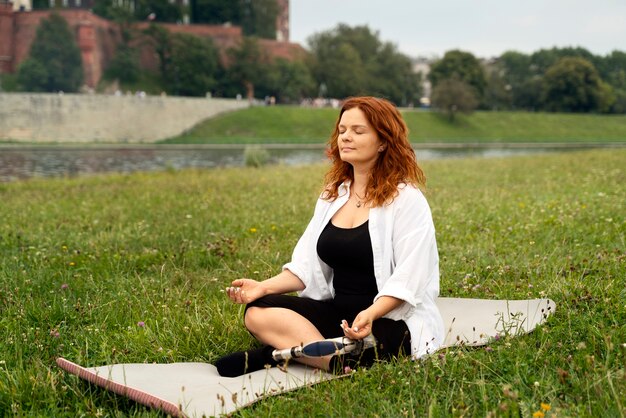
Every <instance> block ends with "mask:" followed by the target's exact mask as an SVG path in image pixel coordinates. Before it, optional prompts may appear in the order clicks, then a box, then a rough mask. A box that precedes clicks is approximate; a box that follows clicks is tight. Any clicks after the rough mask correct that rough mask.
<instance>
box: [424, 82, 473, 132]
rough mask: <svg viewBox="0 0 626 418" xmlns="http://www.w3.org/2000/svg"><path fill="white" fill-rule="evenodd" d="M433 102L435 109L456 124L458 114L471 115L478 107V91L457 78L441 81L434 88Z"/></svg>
mask: <svg viewBox="0 0 626 418" xmlns="http://www.w3.org/2000/svg"><path fill="white" fill-rule="evenodd" d="M431 102H432V104H433V106H434V107H435V109H437V110H438V111H440V112H442V113H445V114H446V115H447V116H448V119H449V120H450V122H454V119H455V115H456V113H457V112H462V113H471V112H472V111H473V110H474V109H476V107H477V106H478V99H477V98H476V90H475V89H474V87H473V86H470V85H469V84H468V83H466V82H465V81H463V80H460V79H459V78H458V77H457V76H453V77H452V78H448V79H445V80H439V82H438V83H437V85H436V86H435V87H434V88H433V92H432V95H431Z"/></svg>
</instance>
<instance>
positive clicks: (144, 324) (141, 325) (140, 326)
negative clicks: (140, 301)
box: [137, 321, 146, 328]
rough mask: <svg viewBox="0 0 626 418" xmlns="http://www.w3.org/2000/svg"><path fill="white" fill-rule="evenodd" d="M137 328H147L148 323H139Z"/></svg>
mask: <svg viewBox="0 0 626 418" xmlns="http://www.w3.org/2000/svg"><path fill="white" fill-rule="evenodd" d="M137 326H138V327H139V328H143V327H145V326H146V323H145V322H143V321H139V322H137Z"/></svg>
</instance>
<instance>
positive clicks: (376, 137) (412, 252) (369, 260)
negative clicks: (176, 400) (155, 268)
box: [216, 97, 444, 376]
mask: <svg viewBox="0 0 626 418" xmlns="http://www.w3.org/2000/svg"><path fill="white" fill-rule="evenodd" d="M328 156H329V157H330V159H331V161H332V166H331V168H330V170H329V171H328V173H327V174H326V179H325V188H324V191H323V192H322V194H321V196H320V198H319V199H318V202H317V205H316V207H315V213H314V215H313V218H312V219H311V221H310V223H309V225H308V227H307V229H306V231H305V232H304V234H303V235H302V237H301V238H300V240H299V241H298V244H297V245H296V248H295V249H294V252H293V256H292V260H291V262H289V263H287V264H286V265H285V266H284V267H283V271H282V272H281V273H280V274H278V275H277V276H274V277H272V278H270V279H268V280H265V281H262V282H257V281H255V280H249V279H239V280H235V281H233V282H232V286H231V287H229V288H228V289H227V292H226V293H227V295H228V297H229V298H230V299H231V300H232V301H233V302H235V303H242V304H247V307H246V312H245V317H244V319H245V326H246V328H247V329H248V330H249V331H250V333H252V335H253V336H254V337H255V338H256V339H257V340H259V341H260V342H261V343H263V344H265V346H263V347H262V348H259V349H255V350H249V351H244V352H239V353H234V354H231V355H228V356H226V357H223V358H221V359H219V360H218V361H217V363H216V366H217V368H218V371H219V373H220V374H221V375H222V376H237V375H241V374H243V373H246V372H247V373H249V372H252V371H255V370H259V369H262V368H263V367H265V366H266V365H268V364H269V365H276V362H275V361H274V360H273V359H272V356H271V353H272V351H273V350H274V348H275V347H276V348H280V349H282V348H289V347H293V346H296V345H300V344H307V343H308V342H312V341H317V340H321V339H325V338H333V337H338V336H342V335H345V336H347V337H348V338H351V339H363V338H365V337H366V336H368V335H369V334H370V333H371V334H373V335H374V337H375V338H376V339H377V341H378V344H377V347H376V349H368V350H364V352H363V353H362V355H361V356H360V357H358V358H357V357H354V356H352V357H351V356H350V355H349V354H346V355H343V356H341V355H334V356H326V357H320V358H299V359H298V361H299V362H301V363H304V364H307V365H310V366H314V367H317V368H320V369H323V370H331V371H343V370H344V367H347V366H351V367H353V366H355V365H370V364H372V363H373V362H374V361H375V360H376V358H381V359H387V358H392V357H395V356H398V355H400V354H403V353H404V354H407V355H411V356H412V357H414V358H418V357H421V356H424V355H426V354H428V353H430V352H434V351H435V350H436V349H437V347H438V346H439V345H440V344H441V342H442V341H443V333H444V331H443V321H442V319H441V316H440V315H439V311H438V309H437V306H436V305H435V300H436V298H437V296H438V294H439V257H438V254H437V244H436V241H435V229H434V226H433V221H432V217H431V213H430V208H429V206H428V203H427V202H426V199H425V198H424V196H423V195H422V193H421V192H420V190H419V188H418V187H421V186H423V185H424V183H425V177H424V173H423V172H422V170H421V169H420V167H419V166H418V164H417V161H416V159H415V153H414V151H413V149H412V148H411V144H410V143H409V140H408V129H407V127H406V124H405V123H404V121H403V119H402V116H401V115H400V112H398V110H397V109H396V108H395V107H394V106H393V105H392V104H391V103H390V102H388V101H386V100H384V99H378V98H373V97H355V98H349V99H347V100H346V101H345V102H344V103H343V106H342V108H341V112H340V114H339V119H338V120H337V123H336V125H335V129H334V132H333V134H332V137H331V138H330V140H329V149H328ZM294 291H297V292H298V293H299V296H290V295H286V294H287V293H290V292H294Z"/></svg>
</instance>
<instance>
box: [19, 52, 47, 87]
mask: <svg viewBox="0 0 626 418" xmlns="http://www.w3.org/2000/svg"><path fill="white" fill-rule="evenodd" d="M47 80H48V72H47V71H46V67H45V66H44V65H43V64H42V63H41V62H39V61H38V60H35V59H32V58H28V59H25V60H24V61H23V62H22V64H21V65H20V68H19V70H18V72H17V83H18V85H19V86H21V87H22V89H23V90H27V91H33V92H45V91H48V90H47Z"/></svg>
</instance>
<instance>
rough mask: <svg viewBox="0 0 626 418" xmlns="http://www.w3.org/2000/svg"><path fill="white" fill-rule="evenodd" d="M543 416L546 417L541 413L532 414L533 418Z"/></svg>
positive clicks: (541, 417)
mask: <svg viewBox="0 0 626 418" xmlns="http://www.w3.org/2000/svg"><path fill="white" fill-rule="evenodd" d="M545 416H546V414H544V413H543V412H541V411H535V413H534V414H533V418H543V417H545Z"/></svg>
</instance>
